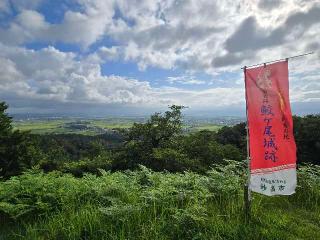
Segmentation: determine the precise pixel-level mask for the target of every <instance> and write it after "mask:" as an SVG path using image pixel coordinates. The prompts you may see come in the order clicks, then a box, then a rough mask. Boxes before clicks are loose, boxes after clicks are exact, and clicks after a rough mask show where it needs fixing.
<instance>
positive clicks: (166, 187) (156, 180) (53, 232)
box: [0, 161, 320, 239]
mask: <svg viewBox="0 0 320 240" xmlns="http://www.w3.org/2000/svg"><path fill="white" fill-rule="evenodd" d="M243 172H244V171H243V166H242V165H241V163H239V162H235V161H229V162H228V164H225V166H224V167H222V166H215V167H214V168H213V169H212V170H209V171H208V172H207V173H206V174H205V175H199V174H196V173H192V172H185V173H175V174H173V173H160V172H152V171H151V170H149V169H147V168H145V167H140V170H139V171H134V172H131V171H127V172H123V173H120V172H116V173H111V172H105V171H102V172H101V176H100V177H97V176H95V175H90V174H86V175H85V176H84V177H82V178H75V177H73V176H71V175H67V174H62V173H60V172H51V173H48V174H44V173H43V172H41V171H39V170H32V171H28V172H27V173H25V174H23V175H20V176H17V177H13V178H11V179H10V180H8V181H6V182H2V183H0V213H1V218H2V224H1V233H0V238H2V239H319V238H320V209H319V203H320V168H319V167H315V166H304V167H301V168H300V169H299V176H298V177H299V187H298V188H297V193H296V194H294V195H293V196H288V197H286V196H281V197H263V196H261V195H258V194H255V195H254V196H253V206H252V216H251V221H250V223H248V224H245V221H244V217H243V199H242V196H243V193H242V185H243V181H244V175H243Z"/></svg>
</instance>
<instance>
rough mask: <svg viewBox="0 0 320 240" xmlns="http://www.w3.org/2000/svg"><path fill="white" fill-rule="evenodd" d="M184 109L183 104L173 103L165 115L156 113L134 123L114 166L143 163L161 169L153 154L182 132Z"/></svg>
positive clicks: (117, 167)
mask: <svg viewBox="0 0 320 240" xmlns="http://www.w3.org/2000/svg"><path fill="white" fill-rule="evenodd" d="M182 109H183V107H182V106H176V105H172V106H171V107H170V111H166V112H165V113H164V114H163V115H161V114H160V113H155V114H153V115H152V116H151V117H150V119H149V120H148V121H147V122H146V123H134V124H133V126H132V127H131V128H130V129H129V131H128V132H127V142H126V145H125V147H124V149H123V150H122V151H121V152H120V153H119V154H118V156H117V157H116V160H115V164H114V168H116V169H126V168H129V169H134V168H136V167H137V166H138V165H139V164H143V165H145V166H147V167H150V168H153V169H159V167H158V166H157V164H158V163H159V161H155V156H154V155H153V154H154V152H155V149H158V148H168V147H170V146H171V145H172V144H173V142H174V139H175V137H176V136H178V135H179V134H181V133H182V119H181V110H182ZM158 156H159V155H158ZM162 169H163V168H162ZM162 169H159V170H162Z"/></svg>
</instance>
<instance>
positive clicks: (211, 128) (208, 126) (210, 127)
mask: <svg viewBox="0 0 320 240" xmlns="http://www.w3.org/2000/svg"><path fill="white" fill-rule="evenodd" d="M222 127H223V126H221V125H216V124H203V125H200V126H197V127H194V129H195V130H196V131H201V130H209V131H214V132H217V131H218V130H219V129H221V128H222Z"/></svg>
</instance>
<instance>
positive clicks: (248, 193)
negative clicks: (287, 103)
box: [243, 66, 251, 222]
mask: <svg viewBox="0 0 320 240" xmlns="http://www.w3.org/2000/svg"><path fill="white" fill-rule="evenodd" d="M246 69H247V67H246V66H245V67H244V68H243V73H244V84H245V92H246V94H245V98H246V118H247V122H246V131H247V137H246V138H247V182H246V183H245V185H244V191H243V192H244V214H245V219H246V222H249V219H250V205H251V191H250V188H249V184H250V147H249V123H248V104H247V88H246V85H247V81H246Z"/></svg>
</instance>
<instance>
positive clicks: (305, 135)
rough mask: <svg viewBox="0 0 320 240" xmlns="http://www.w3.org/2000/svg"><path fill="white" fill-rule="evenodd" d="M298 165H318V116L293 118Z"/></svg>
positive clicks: (319, 150) (319, 130)
mask: <svg viewBox="0 0 320 240" xmlns="http://www.w3.org/2000/svg"><path fill="white" fill-rule="evenodd" d="M293 121H294V122H293V126H294V137H295V141H296V145H297V155H298V162H299V163H305V162H308V163H313V164H318V165H320V158H319V156H320V115H307V116H305V117H303V118H302V117H297V116H295V117H294V118H293Z"/></svg>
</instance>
